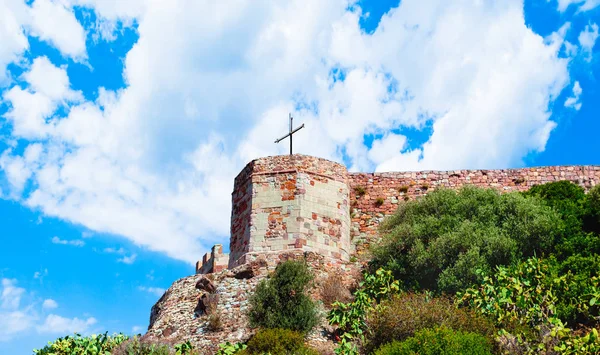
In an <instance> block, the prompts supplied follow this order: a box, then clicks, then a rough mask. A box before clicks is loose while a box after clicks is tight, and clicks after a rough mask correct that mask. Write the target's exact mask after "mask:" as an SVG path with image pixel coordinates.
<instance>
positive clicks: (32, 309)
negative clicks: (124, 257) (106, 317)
mask: <svg viewBox="0 0 600 355" xmlns="http://www.w3.org/2000/svg"><path fill="white" fill-rule="evenodd" d="M1 291H2V293H1V296H0V342H3V341H8V340H10V339H12V338H13V337H15V336H17V335H19V334H24V333H27V332H31V331H33V330H35V331H37V332H38V333H53V334H67V333H73V332H81V333H86V332H87V331H88V330H89V329H90V327H91V326H93V325H94V324H96V322H97V321H96V319H95V318H93V317H89V318H87V319H83V320H82V319H79V318H77V317H75V318H65V317H62V316H59V315H56V314H48V315H47V316H46V317H45V318H43V317H41V315H40V309H39V301H37V300H36V299H35V297H33V296H32V295H31V294H29V293H28V292H27V291H26V290H25V289H24V288H22V287H18V286H17V281H16V280H13V279H6V278H4V279H2V282H1ZM25 299H26V300H27V301H26V302H24V300H25ZM23 303H26V304H23ZM57 307H58V304H57V303H56V301H54V300H52V299H46V300H44V301H43V302H42V306H41V310H42V311H48V310H52V309H55V308H57ZM40 319H43V321H42V323H41V324H40Z"/></svg>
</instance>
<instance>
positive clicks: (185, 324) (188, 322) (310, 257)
mask: <svg viewBox="0 0 600 355" xmlns="http://www.w3.org/2000/svg"><path fill="white" fill-rule="evenodd" d="M287 259H296V260H299V259H305V260H306V261H307V263H308V265H309V267H310V268H311V270H312V271H313V272H314V274H315V281H314V285H313V287H312V290H311V296H312V298H314V299H315V300H321V299H322V290H323V285H324V283H325V282H327V279H328V277H329V275H331V274H336V273H337V274H339V275H342V284H341V285H338V286H339V287H340V288H343V289H348V288H350V287H352V286H353V284H355V283H356V280H358V279H359V277H360V264H358V263H349V262H348V263H342V262H337V263H332V262H331V261H330V260H326V259H325V258H323V257H322V256H320V255H317V254H315V253H311V252H308V253H302V252H293V253H278V254H276V255H265V257H263V258H259V259H257V260H256V261H254V262H252V263H250V264H246V265H241V266H239V267H237V268H235V269H232V270H224V271H221V272H219V273H215V274H208V275H202V274H199V275H193V276H188V277H184V278H182V279H179V280H177V281H175V282H174V283H173V285H172V286H171V287H170V288H169V289H168V290H167V291H166V292H165V293H164V295H163V296H162V297H161V298H160V299H159V300H158V302H157V303H156V304H155V305H154V307H152V312H151V316H150V326H149V328H148V333H147V336H148V337H150V338H156V339H160V340H162V341H167V342H169V343H176V342H181V341H185V340H190V341H191V342H192V343H193V344H194V345H195V346H196V348H198V349H199V350H200V351H202V352H204V353H207V354H214V353H215V351H216V350H217V349H218V344H220V343H223V342H226V341H229V342H232V343H235V342H239V341H246V340H248V339H249V338H250V337H251V335H252V334H253V330H252V329H251V328H250V326H249V324H248V319H247V316H246V311H247V308H248V298H249V297H250V295H251V294H252V293H253V292H254V289H255V288H256V285H257V284H258V282H259V281H260V280H262V279H263V278H265V277H266V276H267V275H268V274H269V272H271V271H273V270H274V269H275V266H276V265H277V263H278V262H280V261H283V260H287ZM320 304H321V310H322V311H323V312H322V313H324V308H323V305H322V302H321V303H320ZM308 338H309V343H310V344H311V345H312V346H314V347H315V348H317V349H322V350H323V352H324V353H328V352H330V351H331V349H333V342H332V341H331V340H330V339H329V332H328V329H327V326H326V322H325V320H324V319H323V321H322V324H321V326H319V327H316V328H315V330H314V331H313V332H312V333H311V334H310V335H309V337H308Z"/></svg>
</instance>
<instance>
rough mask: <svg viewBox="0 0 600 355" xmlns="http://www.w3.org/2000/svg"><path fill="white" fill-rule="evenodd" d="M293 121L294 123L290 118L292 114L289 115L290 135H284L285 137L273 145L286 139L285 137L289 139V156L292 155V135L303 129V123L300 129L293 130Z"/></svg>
mask: <svg viewBox="0 0 600 355" xmlns="http://www.w3.org/2000/svg"><path fill="white" fill-rule="evenodd" d="M293 121H294V118H293V117H292V114H291V113H290V133H288V134H286V135H285V136H283V137H281V138H279V139H277V140H276V141H275V143H279V142H281V141H282V140H284V139H286V138H287V137H290V155H292V134H294V133H296V132H298V131H299V130H301V129H302V128H304V123H303V124H302V125H301V126H300V127H298V128H296V129H293V128H292V127H293V126H292V122H293Z"/></svg>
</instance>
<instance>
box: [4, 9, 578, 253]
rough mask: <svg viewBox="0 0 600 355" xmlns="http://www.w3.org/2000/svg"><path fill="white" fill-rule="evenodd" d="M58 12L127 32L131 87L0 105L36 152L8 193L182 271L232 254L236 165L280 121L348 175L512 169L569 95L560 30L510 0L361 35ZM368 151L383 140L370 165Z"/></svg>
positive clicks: (296, 18)
mask: <svg viewBox="0 0 600 355" xmlns="http://www.w3.org/2000/svg"><path fill="white" fill-rule="evenodd" d="M64 3H65V4H67V5H68V6H71V5H75V4H77V5H81V6H86V7H91V8H94V9H95V11H96V12H97V13H98V14H99V16H100V17H101V18H102V19H103V20H106V21H112V22H113V23H115V22H118V21H126V22H127V21H130V22H131V21H135V22H136V23H137V24H138V26H137V31H138V34H139V39H138V41H137V42H136V43H135V45H134V46H133V48H132V49H131V50H130V51H129V52H128V53H127V55H126V57H125V58H124V65H125V67H124V72H123V77H124V79H125V82H126V85H127V86H126V88H124V89H122V90H119V91H117V92H112V91H109V90H105V89H102V88H98V92H99V97H98V99H97V100H96V102H83V101H82V102H76V103H74V104H72V105H71V107H70V110H69V112H68V114H67V115H66V117H56V115H55V116H53V114H54V111H55V106H56V105H57V103H56V102H55V101H56V100H53V99H51V98H49V97H48V96H47V94H43V93H42V92H36V91H34V90H33V89H22V88H19V87H14V88H12V89H11V90H10V91H9V92H8V93H10V95H11V96H10V97H6V98H5V100H7V101H10V102H13V109H12V111H10V112H9V114H8V116H7V118H8V119H9V120H11V122H13V125H14V129H13V132H12V134H13V137H26V138H30V139H36V140H37V139H42V138H43V141H42V142H41V143H39V144H42V146H43V149H41V150H40V154H39V156H38V159H37V161H38V163H36V164H31V167H29V166H28V164H27V163H25V159H24V158H23V159H24V161H23V163H22V164H21V163H18V162H17V160H18V159H20V157H21V156H20V155H19V154H16V153H15V152H13V151H8V152H6V153H5V158H4V160H5V161H6V163H5V165H3V166H2V169H3V171H4V173H5V175H7V180H10V179H11V177H10V176H8V174H9V173H7V170H8V168H4V166H7V167H8V166H9V163H12V164H16V165H15V167H14V168H13V170H14V171H15V173H13V174H12V181H14V184H12V183H11V186H13V190H14V191H20V190H18V187H19V186H26V184H27V182H28V181H31V185H32V186H33V188H32V189H31V190H30V191H28V192H27V193H24V194H21V195H19V198H20V200H21V201H22V202H23V203H24V204H25V205H26V206H29V207H31V208H36V209H40V210H41V211H43V212H44V213H45V214H47V215H50V216H54V217H59V218H62V219H65V220H68V221H70V222H73V223H77V224H81V225H84V226H85V227H86V228H89V229H90V230H92V231H95V232H103V233H112V234H118V235H122V236H124V237H127V238H128V239H129V240H130V241H132V242H133V243H135V244H136V245H139V246H143V247H146V248H148V249H150V250H155V251H160V252H164V253H166V254H167V255H169V256H171V257H173V258H177V259H181V260H185V261H187V262H194V261H195V260H197V259H198V258H200V256H201V255H202V254H203V252H204V251H206V250H207V249H208V247H210V246H211V244H213V243H215V242H224V241H226V238H227V237H228V235H229V217H230V209H231V200H230V198H231V190H232V187H233V178H234V177H235V175H236V174H237V173H238V172H239V170H240V169H241V168H242V167H243V166H244V164H245V163H246V162H248V161H249V160H250V159H253V158H256V157H258V156H262V155H272V154H277V153H285V152H286V151H287V145H286V144H280V145H275V144H273V140H274V139H275V138H276V137H279V136H281V135H282V134H283V133H285V132H286V130H287V127H286V126H287V115H288V112H292V113H293V114H294V117H295V122H296V123H298V124H301V123H305V124H306V128H305V129H304V130H302V131H301V132H299V133H298V135H297V137H294V144H295V151H297V152H301V153H305V154H313V155H318V156H322V157H325V158H330V159H335V160H338V161H341V160H342V158H346V159H348V160H349V161H350V162H351V164H350V165H351V166H350V168H351V169H354V170H374V169H377V170H384V169H385V170H417V169H445V168H449V169H458V168H491V167H509V166H510V167H512V166H518V165H521V164H522V162H521V159H522V158H523V157H524V156H526V155H527V154H530V153H532V152H539V151H542V150H543V149H544V148H545V144H546V141H547V139H548V137H549V135H550V133H551V131H552V129H553V128H554V127H555V125H556V123H554V122H553V121H552V120H550V116H551V112H550V107H551V104H552V103H553V102H554V100H555V99H556V98H557V97H558V96H559V94H560V93H561V91H562V90H563V89H564V88H565V87H566V86H567V85H568V83H569V82H570V78H569V72H568V65H569V60H570V58H561V57H559V51H560V50H561V48H563V47H565V46H567V44H566V43H565V42H564V34H565V33H566V31H567V29H568V26H567V27H563V28H560V29H557V31H556V33H555V34H554V35H551V36H549V37H548V38H542V37H541V36H539V35H537V34H535V33H534V32H532V30H531V28H529V27H527V26H526V24H525V21H524V14H523V4H522V1H519V0H507V1H498V2H474V1H468V0H459V1H433V0H432V1H417V0H405V1H402V2H401V3H400V6H399V7H398V8H397V9H394V10H392V11H390V12H389V13H388V14H387V15H385V16H384V17H383V18H382V20H381V23H380V25H379V27H378V28H377V29H376V30H375V31H374V33H372V34H366V33H364V31H362V30H361V28H360V26H359V19H360V16H361V13H359V12H358V11H354V12H353V11H351V10H348V9H349V7H348V2H347V1H345V0H335V1H325V2H324V1H318V0H302V1H301V0H288V1H278V2H258V3H257V2H253V1H245V2H244V1H242V2H239V3H235V4H233V3H229V2H211V1H208V2H200V1H193V2H184V1H175V0H174V1H168V2H146V1H131V2H129V1H128V2H124V1H123V2H114V1H113V2H106V1H95V0H71V1H65V2H64ZM111 26H112V24H111ZM111 28H112V27H111ZM165 28H168V29H169V30H168V31H165ZM76 37H77V36H76ZM569 52H570V53H571V54H574V51H572V50H569ZM60 69H61V70H62V69H63V68H60ZM334 69H338V70H339V71H340V72H341V73H343V74H342V75H340V76H338V77H336V78H334V77H333V75H330V73H331V72H332V71H333V70H334ZM342 77H343V80H342ZM63 82H64V81H63ZM57 87H58V85H57ZM60 87H63V88H64V87H67V88H68V86H67V85H62V86H60ZM40 91H42V89H40ZM43 91H45V92H48V91H49V89H44V90H43ZM58 91H59V90H57V91H56V92H58ZM52 92H55V91H52ZM17 101H18V102H17ZM26 102H30V103H33V104H31V105H30V106H27V105H25V103H26ZM15 103H16V104H15ZM17 123H18V124H17ZM425 126H427V127H429V128H430V129H432V130H433V134H432V135H431V137H429V139H428V141H427V142H426V143H425V144H424V145H422V146H419V147H414V146H410V145H408V146H407V144H406V140H405V138H403V136H404V135H403V133H402V130H403V129H405V128H410V129H413V130H415V129H416V130H418V129H422V128H423V127H425ZM392 130H393V131H394V132H396V133H394V134H392V133H390V132H391V131H392ZM365 135H368V136H376V137H383V138H382V139H380V140H377V141H375V142H374V143H373V146H372V147H371V148H369V147H367V146H366V145H365V144H364V140H365V139H364V137H365ZM409 143H410V142H409ZM342 152H343V153H342ZM392 153H393V154H392ZM19 164H21V165H22V166H21V165H19ZM19 172H20V173H21V174H19ZM14 191H13V194H14ZM134 255H135V254H134ZM125 258H130V259H131V261H133V260H132V259H134V258H133V255H132V256H129V257H127V256H125V254H123V261H125Z"/></svg>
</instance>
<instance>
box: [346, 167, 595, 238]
mask: <svg viewBox="0 0 600 355" xmlns="http://www.w3.org/2000/svg"><path fill="white" fill-rule="evenodd" d="M348 179H349V185H350V200H351V213H352V222H351V235H352V240H353V243H354V244H357V245H360V246H362V247H365V246H366V244H368V243H369V242H371V241H373V240H374V238H376V234H377V228H378V226H379V223H380V222H381V221H382V220H383V218H384V217H385V216H386V215H389V214H392V213H394V211H395V210H396V209H397V208H398V204H400V203H402V202H403V201H408V200H414V199H416V198H418V197H420V196H423V195H426V194H427V193H428V192H430V191H432V190H434V189H437V188H450V189H458V188H460V187H462V186H465V185H475V186H479V187H485V188H494V189H497V190H498V191H501V192H511V191H525V190H528V189H529V188H530V187H531V186H534V185H539V184H545V183H548V182H553V181H560V180H568V181H572V182H573V183H575V184H578V185H580V186H582V187H583V188H585V189H586V190H588V189H589V188H591V187H593V186H595V185H597V184H600V166H550V167H538V168H523V169H502V170H454V171H419V172H390V173H350V174H349V175H348ZM362 247H360V248H359V249H362Z"/></svg>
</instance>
